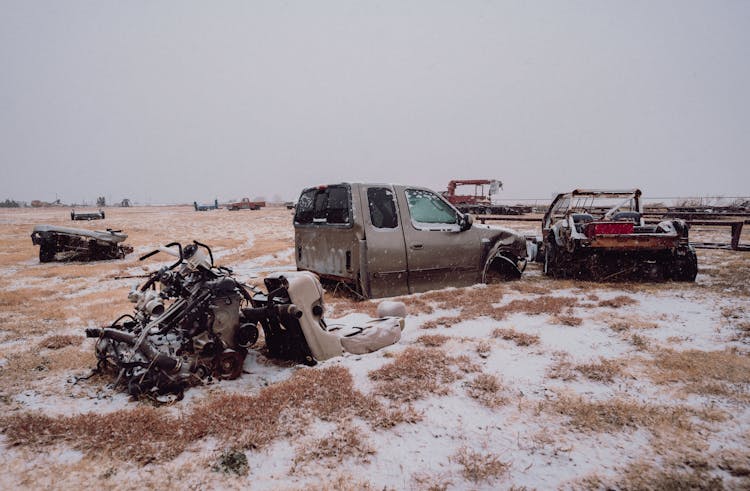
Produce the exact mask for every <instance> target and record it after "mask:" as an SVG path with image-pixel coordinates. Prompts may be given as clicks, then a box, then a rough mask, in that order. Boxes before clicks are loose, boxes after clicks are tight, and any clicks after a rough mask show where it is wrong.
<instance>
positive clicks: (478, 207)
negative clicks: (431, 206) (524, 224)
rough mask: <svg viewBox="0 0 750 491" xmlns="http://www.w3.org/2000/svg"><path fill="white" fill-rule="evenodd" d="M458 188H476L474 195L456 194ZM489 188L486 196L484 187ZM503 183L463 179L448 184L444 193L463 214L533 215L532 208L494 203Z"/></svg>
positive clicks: (490, 180)
mask: <svg viewBox="0 0 750 491" xmlns="http://www.w3.org/2000/svg"><path fill="white" fill-rule="evenodd" d="M458 186H474V193H473V194H456V188H457V187H458ZM485 186H487V187H488V188H487V193H486V194H485V189H484V187H485ZM502 187H503V183H502V182H500V181H498V180H496V179H463V180H458V179H457V180H453V181H450V182H449V183H448V191H446V192H444V193H443V196H444V197H445V199H447V200H448V201H449V202H450V203H451V204H452V205H453V206H455V207H456V208H457V209H458V210H459V211H461V212H463V213H474V214H478V215H521V214H523V213H531V211H532V210H531V207H530V206H505V205H497V204H493V203H492V199H491V197H492V195H494V194H497V193H498V191H499V190H500V189H502Z"/></svg>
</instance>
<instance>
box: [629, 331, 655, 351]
mask: <svg viewBox="0 0 750 491" xmlns="http://www.w3.org/2000/svg"><path fill="white" fill-rule="evenodd" d="M628 340H629V341H630V344H632V345H633V346H635V347H636V349H638V350H640V351H648V349H649V347H650V346H651V343H650V342H649V340H648V339H647V338H645V337H644V336H640V335H638V334H633V335H632V336H630V338H628Z"/></svg>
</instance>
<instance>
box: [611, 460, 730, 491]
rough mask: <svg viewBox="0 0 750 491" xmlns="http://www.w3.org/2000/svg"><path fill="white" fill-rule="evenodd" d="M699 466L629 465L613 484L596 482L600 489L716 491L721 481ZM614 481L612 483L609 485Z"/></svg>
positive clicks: (640, 462) (644, 463)
mask: <svg viewBox="0 0 750 491" xmlns="http://www.w3.org/2000/svg"><path fill="white" fill-rule="evenodd" d="M707 470H708V469H706V468H705V467H702V466H700V465H699V466H695V465H693V466H691V465H680V464H677V463H676V464H673V465H670V466H668V467H667V468H664V467H663V466H659V465H655V464H654V463H653V462H648V461H645V460H641V461H638V462H636V463H633V464H630V465H629V466H628V467H626V468H625V470H624V472H623V473H622V475H621V476H619V477H618V478H615V479H614V480H611V479H609V480H601V479H600V480H599V486H597V487H600V488H602V489H603V488H607V489H622V490H624V491H628V490H643V491H699V490H704V491H719V490H723V489H725V487H724V484H723V482H722V479H721V478H720V477H717V476H712V475H711V474H709V473H708V472H707ZM612 481H614V482H612Z"/></svg>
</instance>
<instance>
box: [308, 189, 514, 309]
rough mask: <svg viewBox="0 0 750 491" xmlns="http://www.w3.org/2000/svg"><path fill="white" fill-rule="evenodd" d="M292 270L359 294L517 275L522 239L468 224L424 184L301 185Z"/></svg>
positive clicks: (403, 291)
mask: <svg viewBox="0 0 750 491" xmlns="http://www.w3.org/2000/svg"><path fill="white" fill-rule="evenodd" d="M294 240H295V258H296V263H297V269H298V270H306V271H312V272H314V273H316V274H318V275H320V276H321V277H322V278H324V279H328V280H332V281H335V282H338V283H341V284H345V285H347V286H348V287H349V288H351V289H352V290H353V291H354V292H356V294H357V295H359V296H361V297H365V298H378V297H390V296H397V295H404V294H409V293H416V292H424V291H427V290H432V289H436V288H444V287H447V286H457V287H458V286H468V285H473V284H475V283H479V282H488V281H494V280H495V279H508V278H518V277H520V276H521V273H522V272H523V270H524V268H525V267H526V256H527V253H526V239H525V238H524V237H523V236H522V235H520V234H517V233H516V232H514V231H513V230H510V229H505V228H500V227H490V226H486V225H478V224H474V223H473V218H472V216H471V215H464V214H462V213H461V212H459V211H458V210H457V209H456V208H455V207H453V206H452V205H451V204H450V203H449V202H448V201H447V200H446V199H445V198H444V197H442V196H441V195H439V194H438V193H436V192H434V191H431V190H429V189H425V188H421V187H416V186H403V185H393V184H363V183H341V184H333V185H326V186H318V187H312V188H307V189H305V190H303V191H302V193H301V195H300V198H299V200H298V202H297V207H296V210H295V215H294Z"/></svg>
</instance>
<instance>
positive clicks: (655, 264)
mask: <svg viewBox="0 0 750 491" xmlns="http://www.w3.org/2000/svg"><path fill="white" fill-rule="evenodd" d="M642 213H643V210H642V203H641V191H640V190H638V189H631V190H622V191H601V190H586V189H576V190H574V191H571V192H569V193H562V194H558V195H557V197H556V198H555V199H554V200H553V201H552V204H551V205H550V207H549V209H548V210H547V213H545V215H544V219H543V221H542V237H543V251H544V252H543V254H544V272H545V273H546V274H547V275H550V276H554V277H557V278H582V279H593V280H620V279H649V280H665V279H672V280H675V281H694V280H695V276H696V274H697V273H698V258H697V256H696V254H695V249H694V248H693V247H692V246H691V245H690V243H689V241H688V224H687V223H685V221H684V220H680V219H668V220H664V221H662V222H660V223H658V224H656V225H646V223H645V221H644V219H643V216H642Z"/></svg>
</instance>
